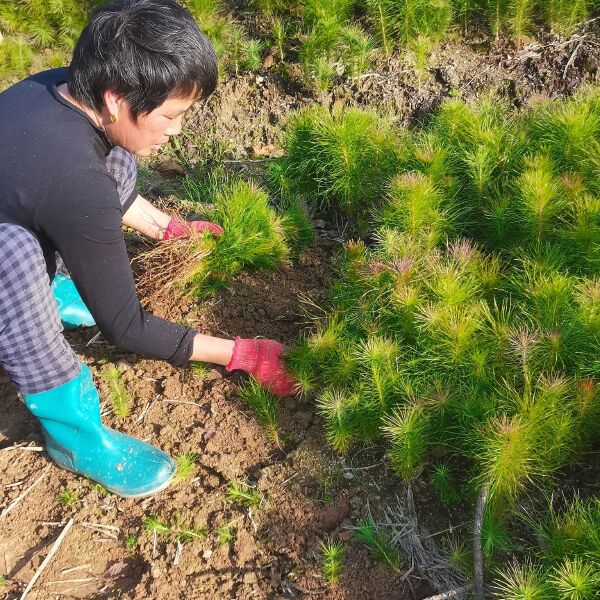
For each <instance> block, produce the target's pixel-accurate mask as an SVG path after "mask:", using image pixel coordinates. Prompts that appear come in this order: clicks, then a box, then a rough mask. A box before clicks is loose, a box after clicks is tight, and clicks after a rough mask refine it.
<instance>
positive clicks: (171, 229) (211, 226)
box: [163, 217, 223, 240]
mask: <svg viewBox="0 0 600 600" xmlns="http://www.w3.org/2000/svg"><path fill="white" fill-rule="evenodd" d="M192 231H195V232H197V233H204V232H205V231H212V232H213V233H214V234H215V236H216V237H219V236H220V235H221V234H222V233H223V228H222V227H220V226H219V225H216V224H215V223H211V222H210V221H180V220H179V219H178V218H177V217H173V218H172V219H171V220H170V221H169V224H168V225H167V228H166V229H165V234H164V236H163V240H172V239H175V238H181V237H186V236H188V235H189V234H190V233H191V232H192Z"/></svg>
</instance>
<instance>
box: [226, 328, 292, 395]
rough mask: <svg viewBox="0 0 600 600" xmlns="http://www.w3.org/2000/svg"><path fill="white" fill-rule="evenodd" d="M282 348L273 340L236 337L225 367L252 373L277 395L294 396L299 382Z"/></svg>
mask: <svg viewBox="0 0 600 600" xmlns="http://www.w3.org/2000/svg"><path fill="white" fill-rule="evenodd" d="M282 350H283V346H282V345H281V344H280V343H279V342H274V341H273V340H256V339H255V340H245V339H242V338H239V337H236V338H235V345H234V347H233V356H232V357H231V360H230V361H229V364H228V365H227V366H226V367H225V368H226V369H227V370H228V371H235V370H236V369H240V370H242V371H246V373H250V375H252V377H254V379H256V380H257V381H258V383H260V384H261V385H262V386H263V387H264V388H265V389H266V390H268V391H269V392H271V393H272V394H275V395H276V396H281V397H285V396H293V395H294V394H295V393H296V390H297V384H296V382H295V381H294V380H293V379H292V378H291V377H290V375H289V374H288V372H287V371H286V368H285V365H284V364H283V361H282V360H281V351H282Z"/></svg>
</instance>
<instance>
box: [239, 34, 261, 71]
mask: <svg viewBox="0 0 600 600" xmlns="http://www.w3.org/2000/svg"><path fill="white" fill-rule="evenodd" d="M262 53H263V45H262V42H261V41H260V40H246V41H245V42H244V43H243V47H242V57H243V58H242V66H243V67H244V69H246V70H248V71H258V70H259V69H260V68H261V66H262Z"/></svg>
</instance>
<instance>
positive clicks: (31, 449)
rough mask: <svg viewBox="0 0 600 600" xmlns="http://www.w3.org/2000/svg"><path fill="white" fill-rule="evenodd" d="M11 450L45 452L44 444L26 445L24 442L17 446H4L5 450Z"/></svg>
mask: <svg viewBox="0 0 600 600" xmlns="http://www.w3.org/2000/svg"><path fill="white" fill-rule="evenodd" d="M10 450H29V451H30V452H43V451H44V447H43V446H24V445H23V444H17V445H16V446H8V447H7V448H3V449H2V451H3V452H9V451H10Z"/></svg>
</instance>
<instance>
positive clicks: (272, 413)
mask: <svg viewBox="0 0 600 600" xmlns="http://www.w3.org/2000/svg"><path fill="white" fill-rule="evenodd" d="M239 394H240V398H241V400H242V402H244V404H247V405H248V406H249V407H250V408H251V409H252V411H253V412H254V414H255V415H256V418H257V420H258V422H259V423H260V425H261V426H262V427H263V429H264V430H265V434H266V436H267V439H268V440H269V441H270V442H272V443H273V444H275V445H276V446H281V438H280V436H279V425H278V422H277V400H276V399H275V397H274V396H273V394H270V393H269V392H268V391H267V390H265V389H264V388H263V387H262V386H261V385H260V384H259V383H258V382H257V381H255V380H254V379H250V380H249V381H248V382H247V383H245V384H244V385H243V386H242V387H241V388H240V389H239Z"/></svg>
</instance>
